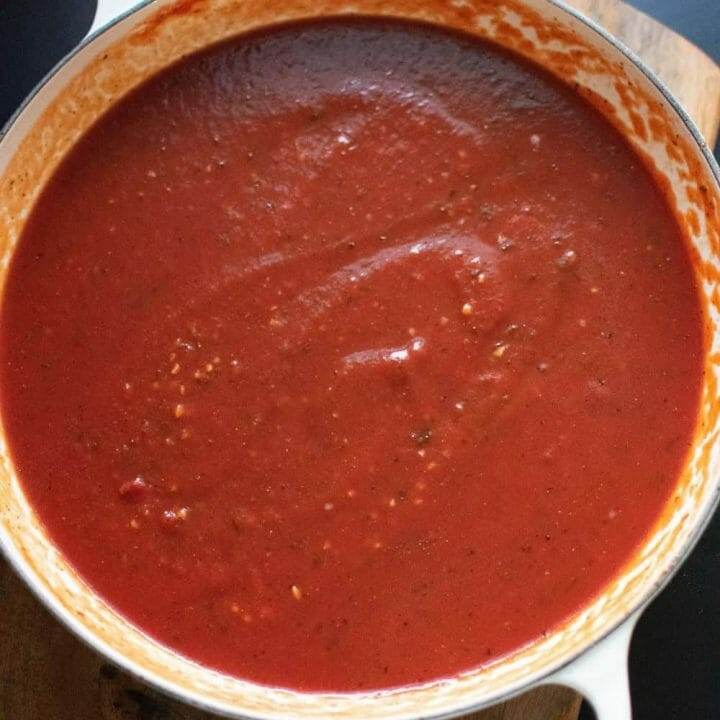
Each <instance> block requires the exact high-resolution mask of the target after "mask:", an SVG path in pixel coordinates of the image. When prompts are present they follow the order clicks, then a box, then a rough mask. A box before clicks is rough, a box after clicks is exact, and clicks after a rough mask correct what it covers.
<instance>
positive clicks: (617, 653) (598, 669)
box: [547, 611, 640, 720]
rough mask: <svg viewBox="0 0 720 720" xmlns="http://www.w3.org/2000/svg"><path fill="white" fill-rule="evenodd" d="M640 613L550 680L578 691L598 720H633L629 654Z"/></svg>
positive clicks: (551, 682)
mask: <svg viewBox="0 0 720 720" xmlns="http://www.w3.org/2000/svg"><path fill="white" fill-rule="evenodd" d="M639 617H640V611H636V612H634V613H633V614H632V615H631V616H630V617H629V618H627V619H626V620H625V621H624V622H623V623H622V625H620V626H619V627H617V628H616V629H615V630H613V631H612V632H611V633H610V634H609V635H608V636H607V637H605V638H603V639H602V640H601V641H600V642H599V643H597V645H595V646H593V647H592V648H590V649H589V650H588V651H587V652H585V653H584V654H583V655H581V656H580V657H579V658H577V660H574V661H573V662H571V663H570V664H569V665H567V666H566V667H564V668H562V670H559V671H558V672H556V673H555V674H553V675H552V676H550V677H549V678H548V680H547V683H548V684H552V685H565V686H567V687H571V688H572V689H573V690H577V692H579V693H580V694H581V695H583V696H584V697H585V699H586V700H587V701H588V702H589V703H590V704H591V705H592V706H593V709H594V710H595V716H596V717H597V720H632V709H631V703H630V683H629V681H628V651H629V650H630V639H631V638H632V634H633V630H635V624H636V623H637V621H638V618H639Z"/></svg>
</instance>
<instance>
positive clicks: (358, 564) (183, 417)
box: [0, 0, 720, 720]
mask: <svg viewBox="0 0 720 720" xmlns="http://www.w3.org/2000/svg"><path fill="white" fill-rule="evenodd" d="M0 200H1V202H0V207H2V214H1V215H0V242H1V243H2V248H3V253H4V254H3V258H4V260H3V263H2V273H1V279H0V282H1V283H2V306H1V308H0V356H1V357H0V394H1V397H0V417H1V419H2V460H3V462H2V470H1V471H0V478H1V480H0V493H1V496H2V503H1V504H0V541H1V543H2V547H3V550H4V553H5V555H6V557H7V558H8V559H9V561H10V562H11V563H12V565H13V566H14V567H15V569H16V570H17V572H18V573H19V574H20V575H21V576H22V577H23V578H24V580H25V581H26V582H27V584H28V586H29V587H30V588H31V589H32V590H33V591H34V592H35V593H36V595H37V596H38V597H39V598H40V599H41V600H42V601H43V602H44V604H45V605H46V606H47V607H48V608H49V609H50V610H52V611H53V612H54V613H55V615H56V616H57V617H58V618H59V619H60V620H61V621H63V622H64V623H65V624H66V625H67V626H68V627H69V628H70V629H71V630H72V631H73V632H75V633H76V634H77V635H78V636H79V637H80V638H82V639H83V640H85V641H86V642H87V643H88V644H90V645H91V646H92V647H93V648H95V649H96V650H97V651H98V652H100V653H102V654H103V655H105V656H106V657H107V658H108V659H109V660H111V661H112V662H114V663H116V664H117V665H119V666H121V667H123V668H124V669H126V670H128V671H129V672H131V673H132V674H133V675H135V676H137V677H138V678H141V679H143V680H145V681H146V682H148V683H150V684H151V685H153V686H155V687H157V688H159V689H161V690H163V691H165V692H167V693H170V694H172V695H174V696H176V697H178V698H181V699H182V700H184V701H186V702H188V703H189V704H192V705H195V706H198V707H202V708H205V709H208V710H211V711H215V712H218V713H221V714H225V715H227V716H230V717H253V718H299V717H312V718H320V717H327V718H331V717H332V718H353V717H355V718H364V719H367V718H419V717H423V718H440V717H450V716H455V715H461V714H463V713H467V712H470V711H472V710H476V709H480V708H482V707H485V706H488V705H491V704H493V703H496V702H498V701H501V700H504V699H507V698H509V697H511V696H512V695H514V694H518V693H520V692H522V691H524V690H526V689H528V688H531V687H533V686H538V685H541V684H547V683H560V684H566V685H569V686H571V687H573V688H576V689H578V690H579V691H581V692H583V693H584V694H585V695H586V696H587V697H588V698H589V699H590V701H591V702H592V703H593V705H594V706H595V708H596V711H597V713H598V716H599V717H602V718H608V719H609V718H612V719H613V720H620V719H621V718H629V717H630V714H631V711H630V701H629V694H628V687H627V677H626V660H627V649H628V643H629V639H630V635H631V632H632V629H633V626H634V623H635V621H636V620H637V617H638V615H639V613H640V612H641V611H642V609H643V608H644V607H645V606H646V605H647V603H648V602H649V601H650V600H651V599H652V598H653V597H654V596H655V595H656V593H658V592H659V591H660V589H661V588H662V587H663V586H664V584H665V583H666V582H667V581H668V579H669V577H670V576H671V575H672V573H673V572H674V571H675V570H676V569H677V567H678V565H679V563H680V562H681V561H682V560H683V559H684V558H685V557H686V555H687V554H688V552H689V551H690V549H691V548H692V546H693V544H694V543H695V541H696V540H697V538H698V536H699V534H700V533H701V531H702V530H703V528H704V526H705V525H706V523H707V522H708V519H709V517H710V515H711V513H712V511H713V508H714V507H715V505H716V501H717V497H718V480H717V478H718V462H719V460H718V431H719V430H720V422H719V420H718V409H719V407H720V405H719V404H718V393H717V377H718V367H717V363H718V341H719V338H720V336H719V335H718V331H717V323H718V312H719V310H720V307H719V305H718V303H719V302H720V301H719V300H718V298H719V297H720V296H719V295H718V283H719V280H720V211H719V209H718V208H719V207H720V191H719V189H718V168H717V165H716V164H715V162H714V160H713V158H712V156H711V154H710V152H709V151H708V148H707V147H706V145H705V143H704V141H703V140H702V138H701V136H700V134H699V133H698V131H697V129H696V128H695V126H694V125H693V123H692V122H691V120H690V119H689V118H688V117H687V115H686V114H685V113H684V112H683V110H682V109H681V108H680V107H679V106H678V104H677V102H675V101H674V100H673V98H672V97H671V96H670V94H669V93H668V92H667V90H666V89H665V88H664V87H663V86H662V85H661V84H660V82H659V81H658V80H657V78H655V77H654V76H653V75H652V73H650V72H649V71H648V70H647V68H645V67H644V66H643V65H642V63H641V62H640V61H639V60H638V59H637V58H636V57H634V56H633V55H632V54H631V53H630V52H629V51H628V50H627V49H625V48H624V47H622V46H621V45H620V44H619V43H618V42H617V41H616V40H614V39H613V38H611V37H609V36H608V35H607V34H606V33H605V32H604V31H603V30H601V29H600V28H599V27H597V26H596V25H594V24H593V23H591V22H590V21H588V20H587V19H585V18H583V17H582V16H580V15H578V14H577V13H575V12H574V11H573V10H571V9H569V8H567V7H566V6H564V5H562V4H560V3H557V2H553V1H549V0H524V1H520V0H497V1H496V2H481V1H480V0H478V1H477V2H450V1H447V2H445V1H441V0H437V1H433V2H416V1H413V0H356V1H355V2H353V3H345V2H337V1H333V2H323V1H320V2H313V3H304V2H296V1H295V0H282V2H275V3H266V2H262V1H260V0H249V1H248V2H242V3H238V2H235V1H234V0H182V1H178V2H171V1H165V0H156V1H155V2H148V3H142V4H140V5H139V6H137V7H132V3H127V2H111V1H110V0H102V1H101V2H100V3H99V9H98V14H97V18H96V21H95V23H94V27H93V31H92V32H91V34H90V36H89V37H88V38H87V39H86V40H85V42H84V43H83V44H82V45H81V46H80V47H79V48H78V49H77V50H76V51H74V52H73V53H72V54H71V55H70V56H69V57H68V58H66V60H65V61H63V63H61V64H60V65H59V66H58V67H57V68H56V69H55V70H54V71H53V72H52V73H51V74H50V75H49V76H48V77H47V78H46V79H45V81H44V82H43V83H42V84H41V85H40V86H39V87H38V88H37V89H36V90H35V92H34V94H33V95H32V96H31V97H30V98H29V99H28V100H27V101H26V103H25V104H24V105H23V107H22V108H21V109H20V110H19V111H18V113H17V114H16V115H15V117H14V118H13V119H12V120H11V121H10V123H9V124H8V126H7V127H6V128H5V131H4V135H3V137H2V140H1V141H0Z"/></svg>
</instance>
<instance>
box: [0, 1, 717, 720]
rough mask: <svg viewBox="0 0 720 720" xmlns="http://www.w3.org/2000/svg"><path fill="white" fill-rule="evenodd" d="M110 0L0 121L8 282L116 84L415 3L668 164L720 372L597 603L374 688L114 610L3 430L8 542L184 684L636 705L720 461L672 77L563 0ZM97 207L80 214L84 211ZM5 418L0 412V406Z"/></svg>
mask: <svg viewBox="0 0 720 720" xmlns="http://www.w3.org/2000/svg"><path fill="white" fill-rule="evenodd" d="M135 4H136V3H134V2H133V1H132V0H100V2H99V8H98V12H97V16H96V19H95V22H94V24H93V28H92V31H91V34H90V35H89V37H88V38H87V39H86V40H85V41H84V42H83V43H82V45H81V46H80V47H79V48H77V49H76V50H75V51H74V52H73V53H72V54H71V55H70V56H69V57H67V58H66V59H65V60H64V61H63V62H62V63H61V64H60V65H58V66H57V67H56V68H55V69H54V70H53V72H52V73H51V74H50V75H49V76H48V77H47V78H46V79H45V80H44V81H43V82H42V83H41V84H40V85H39V86H38V88H36V90H35V92H34V93H33V94H32V95H31V96H30V97H29V98H28V100H27V101H26V102H25V103H24V105H23V106H22V107H21V108H20V110H19V111H18V112H17V113H16V114H15V116H14V117H13V118H12V119H11V121H10V122H9V123H8V125H7V126H6V128H5V130H4V132H3V135H2V137H0V251H1V252H2V255H1V256H2V263H1V264H0V284H2V283H3V282H4V280H5V276H6V272H7V267H8V261H9V259H10V257H11V256H12V253H13V250H14V247H15V244H16V242H17V239H18V237H19V235H20V233H21V231H22V227H23V224H24V222H25V220H26V219H27V217H28V213H29V210H30V208H31V207H32V205H33V202H34V201H35V199H36V198H37V196H38V193H39V191H40V190H41V188H42V187H43V185H44V183H45V182H46V181H47V179H48V178H49V176H50V175H51V173H52V171H53V169H54V168H55V167H56V166H57V163H58V162H59V161H60V159H61V158H62V157H63V156H64V155H65V154H66V153H67V152H68V150H69V149H70V148H71V147H72V145H73V144H74V142H75V141H76V140H77V138H78V137H79V136H80V135H81V134H82V133H83V132H84V131H85V130H86V129H87V128H88V127H89V126H90V124H91V123H92V122H93V121H94V120H95V119H96V118H97V117H98V116H99V115H100V114H102V113H103V112H104V111H105V110H106V109H107V108H108V107H109V106H110V105H112V104H113V103H114V102H115V101H116V100H117V99H118V98H120V97H122V96H123V95H124V94H125V93H127V92H128V90H130V89H131V88H132V87H134V86H136V85H137V84H138V83H140V82H142V81H143V80H144V79H145V78H147V77H148V76H150V75H151V74H153V73H155V72H157V71H158V70H160V69H161V68H163V67H165V66H167V65H168V64H170V63H172V62H173V61H175V60H177V59H178V58H179V57H181V56H182V55H185V54H187V53H189V52H192V51H194V50H196V49H199V48H201V47H204V46H206V45H208V44H210V43H213V42H215V41H218V40H221V39H223V38H226V37H229V36H231V35H234V34H237V33H240V32H243V31H245V30H249V29H253V28H258V27H261V26H263V25H268V24H272V23H276V22H280V21H285V20H291V19H299V18H306V17H318V16H324V15H338V14H345V13H354V14H364V15H391V16H395V17H403V18H410V19H412V18H415V19H420V20H425V21H429V22H433V23H437V24H440V25H444V26H449V27H454V28H458V29H461V30H465V31H467V32H471V33H475V34H477V35H479V36H482V37H486V38H489V39H491V40H493V41H495V42H497V43H500V44H501V45H504V46H507V47H509V48H511V49H513V50H515V51H517V52H519V53H520V54H522V55H525V56H527V57H529V58H531V59H532V60H534V61H535V62H537V63H539V64H540V65H542V66H543V67H545V68H546V69H548V70H549V71H551V72H552V73H554V74H555V75H557V76H559V77H560V78H561V79H563V80H565V81H566V82H568V83H572V84H573V85H575V86H576V87H577V88H578V91H579V92H581V93H583V94H584V95H586V96H587V97H589V98H590V100H591V101H592V102H594V103H595V104H596V106H597V107H598V108H599V109H600V110H601V111H602V112H604V113H605V114H606V115H607V116H608V117H609V118H610V119H611V120H612V122H614V123H615V125H616V126H617V127H618V128H619V129H620V131H621V132H622V133H623V134H624V135H625V136H626V137H627V138H628V139H629V140H630V142H631V143H632V144H633V145H634V146H635V147H636V148H637V150H638V152H639V153H640V154H641V155H643V156H644V157H645V158H646V160H647V162H648V163H649V164H651V165H652V166H653V167H654V168H655V169H656V171H657V173H658V174H659V175H660V176H661V177H663V178H665V179H666V182H664V183H663V184H664V185H666V187H667V192H668V194H669V198H670V200H671V202H672V203H673V204H674V205H675V207H676V208H677V213H678V217H679V219H680V222H681V223H682V225H683V228H684V229H685V232H686V235H687V238H688V241H689V243H690V244H691V247H692V255H693V262H694V266H695V269H696V272H697V275H698V278H699V280H700V285H701V288H702V295H703V298H704V301H705V308H706V322H707V337H708V343H707V352H706V360H705V366H706V367H705V380H704V390H703V397H702V403H701V409H700V416H699V418H698V424H697V430H696V434H695V439H694V444H693V448H692V451H691V453H690V455H689V457H688V460H687V463H686V465H685V468H684V470H683V473H682V476H681V478H680V481H679V483H678V486H677V489H676V492H675V493H674V495H673V497H672V498H671V499H670V501H669V502H668V504H667V507H666V508H665V510H664V512H663V514H662V517H661V518H660V519H659V521H658V522H657V523H656V525H655V527H654V528H652V530H651V532H650V533H649V534H648V536H647V538H646V540H645V542H644V544H643V545H642V546H641V547H640V548H639V549H638V551H637V552H636V554H635V556H634V557H633V558H632V559H631V561H630V562H629V563H628V564H627V565H626V566H625V568H624V570H623V571H622V573H621V574H620V575H619V576H617V577H616V578H614V579H613V580H612V581H611V582H610V583H609V584H608V585H607V587H606V588H605V589H604V591H603V592H602V594H601V595H600V596H599V597H597V598H596V599H595V600H594V601H593V602H592V603H591V604H590V605H588V606H587V607H585V608H584V609H583V610H582V611H581V612H579V613H578V614H577V615H576V616H574V617H573V618H571V619H570V620H569V621H568V622H567V623H565V624H564V625H563V626H562V627H561V628H559V629H558V630H556V631H555V632H553V633H552V634H550V635H549V636H547V637H545V638H543V639H542V640H541V641H539V642H537V643H534V644H532V645H530V646H528V647H525V648H522V649H520V650H519V651H517V652H516V653H514V654H512V655H510V656H508V657H505V658H502V659H501V660H498V661H497V662H495V663H494V664H492V665H490V666H488V667H485V668H482V669H479V670H476V671H473V672H468V673H466V674H463V675H461V676H458V677H455V678H452V679H448V680H443V681H439V682H434V683H429V684H426V685H422V686H417V687H407V688H401V689H397V690H392V691H385V692H376V693H350V694H338V693H335V694H332V693H300V692H291V691H288V690H281V689H273V688H267V687H263V686H259V685H255V684H252V683H248V682H244V681H241V680H237V679H235V678H231V677H228V676H225V675H222V674H220V673H217V672H214V671H212V670H209V669H207V668H204V667H201V666H199V665H196V664H194V663H192V662H190V661H189V660H187V659H185V658H183V657H180V656H179V655H177V654H175V653H173V652H172V651H170V650H168V649H167V648H164V647H162V646H160V645H159V644H157V643H156V642H154V641H153V640H151V639H149V638H148V637H147V636H146V635H144V634H143V633H142V632H141V631H140V630H138V629H137V628H135V627H134V626H132V625H131V624H129V623H128V622H127V621H126V620H124V619H123V618H122V617H120V616H118V615H117V614H116V613H115V612H113V611H112V610H111V609H110V608H109V607H108V606H107V605H106V604H105V603H104V602H103V601H102V600H101V599H100V598H99V597H98V596H97V595H95V594H94V593H93V592H92V591H91V590H90V589H89V588H88V587H87V585H86V584H85V583H84V582H83V580H82V579H81V578H79V577H78V576H77V575H76V574H75V573H74V572H73V570H72V569H71V568H70V567H69V566H68V564H67V563H66V561H65V559H64V558H63V557H62V555H61V554H60V553H59V552H58V551H57V549H56V548H55V547H54V546H53V544H52V542H51V541H50V540H49V538H48V537H47V536H46V535H45V533H44V531H43V528H42V526H41V524H40V523H39V522H38V519H37V518H36V516H35V514H34V512H33V510H32V508H31V507H30V506H29V505H28V502H27V500H26V499H25V496H24V495H23V492H22V489H21V487H20V485H19V483H18V481H17V478H16V476H15V473H14V471H13V466H12V461H11V459H10V457H9V455H8V453H7V447H6V446H5V442H4V439H3V436H2V433H0V545H1V546H2V549H3V551H4V553H5V555H6V557H7V558H8V560H9V561H10V562H11V563H12V565H13V566H14V567H15V569H16V570H17V572H18V573H19V574H20V575H21V576H22V577H23V578H24V580H25V582H26V583H27V584H28V586H29V587H30V588H31V589H32V590H33V591H34V592H35V594H36V595H37V596H38V597H39V598H40V599H41V600H42V602H43V603H45V605H46V606H47V607H48V608H50V610H52V612H54V613H55V615H56V616H57V617H58V618H59V619H60V620H61V621H62V622H64V623H65V624H66V625H67V626H68V627H69V628H70V629H71V630H72V631H73V632H74V633H75V634H76V635H78V636H79V637H80V638H82V639H83V640H84V641H85V642H87V643H88V644H89V645H90V646H92V647H93V648H95V649H96V650H97V651H98V652H100V653H102V654H103V655H105V656H106V657H107V658H108V659H109V660H111V661H112V662H114V663H116V664H117V665H119V666H121V667H123V668H125V669H126V670H128V671H129V672H131V673H132V674H133V675H135V676H137V677H139V678H141V679H143V680H144V681H146V682H148V683H149V684H151V685H154V686H155V687H157V688H159V689H161V690H163V691H165V692H167V693H169V694H171V695H173V696H175V697H177V698H180V699H182V700H184V701H185V702H187V703H189V704H192V705H196V706H198V707H202V708H205V709H207V710H210V711H215V712H217V713H220V714H224V715H227V716H229V717H236V718H240V717H243V718H264V719H267V720H270V719H278V720H280V719H283V720H290V718H292V719H293V720H297V719H300V718H312V719H313V720H317V719H319V718H336V719H340V718H344V719H348V720H350V719H351V718H352V719H357V720H380V719H381V718H398V719H399V718H407V719H409V718H428V719H429V718H446V717H451V716H456V715H462V714H464V713H467V712H470V711H472V710H477V709H480V708H482V707H485V706H487V705H491V704H493V703H497V702H499V701H501V700H506V699H508V698H509V697H511V696H512V695H515V694H518V693H520V692H523V691H524V690H526V689H529V688H531V687H533V686H538V685H541V684H546V683H557V684H565V685H569V686H571V687H573V688H576V689H577V690H579V691H580V692H582V693H583V694H584V695H585V696H586V697H588V699H589V700H590V701H591V702H592V704H593V705H594V706H595V709H596V711H597V714H598V717H599V718H601V720H629V718H630V700H629V693H628V685H627V670H626V666H627V651H628V644H629V640H630V636H631V633H632V630H633V627H634V625H635V622H636V620H637V618H638V616H639V614H640V612H641V611H642V609H643V608H644V607H645V606H646V605H647V603H648V602H649V601H650V600H651V599H652V598H653V597H654V595H655V594H656V593H657V592H658V591H659V590H660V589H661V588H662V587H663V586H664V584H665V583H666V582H667V581H668V579H669V578H670V576H671V575H672V573H673V572H674V571H675V570H676V569H677V567H678V565H679V563H680V562H682V560H683V559H684V558H685V557H686V556H687V554H688V553H689V551H690V549H691V548H692V546H693V544H694V543H695V542H696V540H697V539H698V537H699V535H700V533H701V532H702V530H703V528H704V527H705V525H706V524H707V522H708V520H709V518H710V516H711V514H712V511H713V509H714V507H715V505H716V502H717V499H718V492H719V486H718V478H719V477H720V472H719V471H720V441H719V439H718V438H719V435H718V433H719V432H720V401H719V399H718V392H717V382H718V376H719V375H720V369H719V367H718V363H720V354H719V351H720V333H719V332H718V321H719V320H720V186H719V178H720V171H719V170H718V167H717V165H716V164H715V162H714V160H713V158H712V156H711V154H710V152H709V151H708V148H707V146H706V145H705V143H704V141H703V139H702V138H701V136H700V134H699V132H698V131H697V129H696V128H695V126H694V125H693V123H692V122H691V121H690V119H689V118H688V117H687V115H686V114H685V113H684V112H683V110H682V109H681V108H680V107H679V105H678V104H677V102H676V101H674V100H673V98H672V97H671V96H670V94H669V93H668V91H667V90H666V89H665V88H664V87H663V86H662V85H661V84H660V83H659V81H658V80H657V78H655V77H654V75H653V74H652V73H651V72H649V71H648V70H647V68H645V67H644V66H643V65H642V63H641V62H640V61H639V60H638V59H637V58H636V57H635V56H634V55H633V54H632V53H630V52H629V51H628V50H627V49H626V48H624V47H623V46H622V45H621V44H620V43H618V42H617V41H616V40H614V39H613V38H611V37H609V36H608V35H607V34H606V33H605V32H604V31H603V30H601V29H600V28H599V27H597V26H596V25H595V24H593V23H592V22H590V21H589V20H587V19H585V18H583V17H581V16H580V15H578V14H577V13H576V12H575V11H573V10H571V9H570V8H568V7H566V6H565V5H563V4H561V3H560V2H557V1H556V0H354V1H353V2H350V1H346V0H273V2H269V0H154V1H153V2H144V3H141V4H140V5H139V6H137V7H133V5H135ZM78 221H79V222H82V219H81V218H79V219H78ZM0 420H1V418H0Z"/></svg>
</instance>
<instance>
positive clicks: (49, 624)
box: [0, 0, 720, 720]
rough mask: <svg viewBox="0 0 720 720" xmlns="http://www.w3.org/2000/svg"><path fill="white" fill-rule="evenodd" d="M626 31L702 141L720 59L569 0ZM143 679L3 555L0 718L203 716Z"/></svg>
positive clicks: (719, 104) (515, 713) (566, 706)
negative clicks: (59, 614) (38, 592)
mask: <svg viewBox="0 0 720 720" xmlns="http://www.w3.org/2000/svg"><path fill="white" fill-rule="evenodd" d="M568 1H569V4H570V5H574V6H575V7H577V8H578V9H579V10H581V11H582V12H584V13H586V14H587V15H589V16H590V17H593V18H595V19H596V20H597V21H598V22H599V23H600V24H601V25H604V26H605V27H606V28H607V29H608V30H609V31H610V32H611V33H613V34H614V35H616V36H617V37H619V38H620V39H622V40H624V41H625V43H626V44H627V45H628V46H629V47H630V48H632V49H633V50H635V52H636V53H637V54H638V55H639V56H640V57H642V58H643V59H644V60H645V62H646V63H647V64H648V65H649V66H650V67H651V68H652V69H653V70H655V72H657V74H658V75H660V77H661V78H662V79H663V80H664V81H665V82H666V84H667V85H668V86H669V88H670V89H671V90H672V91H673V93H674V94H675V96H676V97H677V98H678V99H679V100H680V101H681V102H682V104H683V105H684V107H685V108H686V110H687V111H688V112H689V113H690V115H691V116H692V117H693V118H694V119H695V121H696V122H697V124H698V126H699V128H700V130H701V131H702V132H703V133H704V135H705V137H706V139H707V140H708V143H709V144H710V145H711V146H712V145H714V143H715V141H716V139H717V133H718V126H720V68H718V66H717V65H716V64H715V63H714V62H713V61H712V60H711V59H710V58H709V57H707V56H706V55H704V54H703V53H702V52H701V51H700V50H699V49H698V48H696V47H695V46H694V45H692V44H691V43H690V42H688V41H687V40H685V39H684V38H682V37H680V36H678V35H676V34H675V33H673V32H671V31H670V30H668V29H667V28H666V27H664V26H662V25H660V24H659V23H657V22H655V21H654V20H652V19H651V18H649V17H647V16H646V15H643V14H642V13H640V12H638V11H636V10H634V9H632V8H630V7H629V6H627V5H625V4H624V3H622V2H620V1H619V0H568ZM579 707H580V698H579V696H577V695H576V694H575V693H573V692H572V691H570V690H566V689H564V688H554V687H549V688H541V689H538V690H534V691H532V692H530V693H527V694H525V695H523V696H522V697H520V698H517V699H515V700H513V701H511V702H508V703H505V704H504V705H500V706H497V707H495V708H490V709H489V710H485V711H483V712H480V713H476V714H475V715H472V716H471V717H472V718H473V719H474V720H576V718H577V714H578V710H579ZM210 717H211V716H210V715H208V714H207V713H202V712H199V711H197V710H191V709H189V708H187V707H185V706H183V705H181V704H179V703H176V702H173V701H171V700H168V699H166V698H165V697H162V696H160V695H158V694H157V693H155V692H153V691H151V690H149V689H147V688H145V687H143V686H141V685H139V684H138V683H136V682H134V681H133V680H132V679H130V678H129V677H127V676H126V675H124V674H123V673H121V672H119V671H118V670H116V669H115V668H113V667H112V666H110V665H108V664H107V663H106V662H105V661H104V660H102V659H101V658H100V657H98V656H97V655H96V654H95V653H93V652H92V651H91V650H89V649H88V648H86V647H85V646H84V645H82V644H81V643H80V642H79V641H78V640H76V639H75V638H74V637H73V636H72V635H70V634H69V633H68V632H67V630H65V629H64V628H63V627H61V626H60V625H59V624H58V623H57V621H55V620H54V619H53V618H52V617H50V615H49V614H48V613H47V612H46V611H45V610H44V609H43V608H42V607H41V606H40V604H39V603H38V602H37V601H36V600H35V599H34V597H33V596H32V595H30V593H29V592H28V590H26V589H25V587H24V586H23V585H22V583H21V582H20V581H19V580H18V579H17V578H16V577H15V576H14V574H13V573H12V572H11V571H10V570H9V569H8V567H7V566H6V564H5V563H4V562H3V561H2V560H0V720H208V719H209V718H210Z"/></svg>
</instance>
